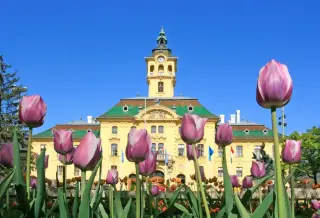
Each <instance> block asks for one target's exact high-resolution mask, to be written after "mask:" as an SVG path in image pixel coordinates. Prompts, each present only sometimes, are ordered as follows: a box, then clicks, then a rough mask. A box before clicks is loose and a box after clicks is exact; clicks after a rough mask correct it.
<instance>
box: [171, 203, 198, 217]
mask: <svg viewBox="0 0 320 218" xmlns="http://www.w3.org/2000/svg"><path fill="white" fill-rule="evenodd" d="M174 206H175V207H176V208H177V209H178V210H180V211H181V212H183V213H184V214H187V215H188V216H191V217H193V215H192V214H190V213H189V211H188V209H187V208H185V207H184V206H182V205H181V204H178V203H174Z"/></svg>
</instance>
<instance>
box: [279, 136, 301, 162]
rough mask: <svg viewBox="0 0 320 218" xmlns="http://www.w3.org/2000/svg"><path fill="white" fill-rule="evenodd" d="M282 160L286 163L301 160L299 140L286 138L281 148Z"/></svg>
mask: <svg viewBox="0 0 320 218" xmlns="http://www.w3.org/2000/svg"><path fill="white" fill-rule="evenodd" d="M282 160H283V162H285V163H288V164H293V163H299V162H300V161H301V141H295V140H286V142H285V145H284V148H283V149H282Z"/></svg>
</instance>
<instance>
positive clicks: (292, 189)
mask: <svg viewBox="0 0 320 218" xmlns="http://www.w3.org/2000/svg"><path fill="white" fill-rule="evenodd" d="M292 171H293V169H292V165H291V164H290V165H289V174H291V173H292ZM293 186H294V175H293V174H292V175H291V178H290V188H291V217H292V218H294V217H295V216H294V212H295V211H294V210H295V207H294V201H295V200H294V197H295V196H294V187H293Z"/></svg>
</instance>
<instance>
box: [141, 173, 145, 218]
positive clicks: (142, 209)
mask: <svg viewBox="0 0 320 218" xmlns="http://www.w3.org/2000/svg"><path fill="white" fill-rule="evenodd" d="M144 178H145V177H144V176H142V186H141V202H142V207H141V217H143V212H144V208H145V199H144V182H143V180H144Z"/></svg>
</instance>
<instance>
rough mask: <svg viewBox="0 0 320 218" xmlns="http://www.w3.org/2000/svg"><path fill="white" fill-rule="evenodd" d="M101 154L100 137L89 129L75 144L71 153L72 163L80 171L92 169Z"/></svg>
mask: <svg viewBox="0 0 320 218" xmlns="http://www.w3.org/2000/svg"><path fill="white" fill-rule="evenodd" d="M101 155H102V148H101V139H100V138H97V137H96V136H95V135H94V134H93V132H91V131H89V132H88V133H87V134H86V135H85V136H84V137H83V138H82V139H81V141H80V144H79V145H78V146H77V148H76V150H75V152H74V154H73V163H74V165H75V166H76V167H77V168H79V169H81V170H82V171H87V170H93V169H94V167H95V166H96V164H97V163H98V162H99V160H100V158H101Z"/></svg>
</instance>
